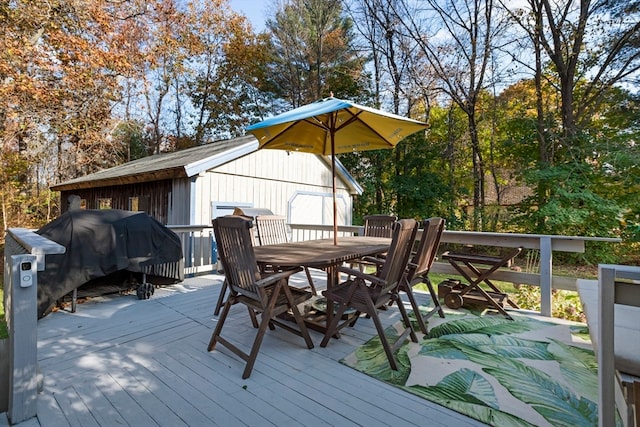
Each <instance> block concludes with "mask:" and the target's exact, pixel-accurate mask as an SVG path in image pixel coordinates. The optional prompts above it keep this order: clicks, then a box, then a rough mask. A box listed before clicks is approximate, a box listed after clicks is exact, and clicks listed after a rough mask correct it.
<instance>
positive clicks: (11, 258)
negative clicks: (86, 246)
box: [3, 228, 66, 424]
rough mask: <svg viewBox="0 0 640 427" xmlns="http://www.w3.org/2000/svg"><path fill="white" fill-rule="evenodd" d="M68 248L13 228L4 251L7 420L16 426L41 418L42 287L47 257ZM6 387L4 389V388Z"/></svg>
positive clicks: (22, 229)
mask: <svg viewBox="0 0 640 427" xmlns="http://www.w3.org/2000/svg"><path fill="white" fill-rule="evenodd" d="M65 250H66V249H65V247H64V246H61V245H59V244H57V243H55V242H52V241H50V240H48V239H46V238H44V237H42V236H40V235H38V234H35V233H33V232H32V231H30V230H27V229H24V228H10V229H8V230H7V234H6V235H5V247H4V264H5V269H4V299H5V301H4V303H5V317H6V320H7V329H8V330H9V378H8V379H9V381H8V382H9V383H8V389H9V390H8V399H7V400H8V404H7V407H8V409H7V416H8V418H9V421H10V422H11V423H12V424H17V423H20V422H22V421H26V420H28V419H30V418H33V417H35V416H36V415H37V399H38V374H37V372H38V369H37V367H38V345H37V344H38V343H37V338H38V337H37V327H38V308H37V306H38V283H37V273H36V272H37V271H38V270H40V271H43V270H44V268H45V256H46V255H47V254H62V253H64V252H65ZM3 387H4V385H3Z"/></svg>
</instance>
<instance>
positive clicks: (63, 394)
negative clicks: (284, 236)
mask: <svg viewBox="0 0 640 427" xmlns="http://www.w3.org/2000/svg"><path fill="white" fill-rule="evenodd" d="M299 275H300V277H294V279H293V281H294V282H295V281H296V280H299V282H300V284H301V285H304V284H305V283H306V277H305V276H304V274H301V273H299ZM296 276H297V275H296ZM315 279H316V280H315V283H316V285H317V286H318V285H319V287H320V288H322V287H323V277H322V272H316V277H315ZM221 280H222V277H221V276H217V275H206V276H199V277H195V278H189V279H186V280H185V281H184V282H182V283H180V284H178V285H172V286H169V287H165V288H161V289H157V290H156V292H155V294H154V296H152V297H151V298H150V299H149V300H144V301H141V300H138V299H137V298H136V297H135V295H133V294H132V295H113V296H107V297H100V298H94V299H91V300H89V301H88V302H86V303H83V304H79V305H78V308H77V312H76V313H70V312H68V311H59V312H55V313H52V314H50V315H48V316H47V317H45V318H44V319H41V320H40V322H39V324H38V360H39V364H40V368H41V370H42V373H43V375H44V390H43V392H42V393H41V394H40V396H39V401H38V414H39V418H38V420H39V424H40V425H41V426H46V427H49V426H52V427H54V426H55V427H58V426H76V425H81V426H92V425H93V426H109V427H111V426H113V425H130V426H179V425H187V426H199V425H225V426H236V425H238V426H240V425H250V426H251V425H260V426H262V425H301V426H317V425H339V426H356V425H367V426H376V425H395V426H405V425H406V426H416V425H423V424H424V423H425V421H426V420H428V423H429V425H432V426H453V425H455V426H463V427H477V426H483V425H484V424H482V423H479V422H477V421H475V420H473V419H470V418H467V417H465V416H463V415H460V414H458V413H456V412H453V411H450V410H448V409H446V408H444V407H441V406H439V405H436V404H433V403H430V402H428V401H426V400H424V399H421V398H419V397H416V396H414V395H411V394H409V393H406V392H404V391H402V390H400V389H399V388H396V387H393V386H391V385H389V384H385V383H383V382H380V381H377V380H375V379H373V378H371V377H369V376H367V375H365V374H362V373H360V372H357V371H356V370H354V369H351V368H349V367H347V366H345V365H342V364H341V363H339V360H340V359H342V358H343V357H345V356H346V355H348V354H349V353H351V352H352V351H353V350H354V349H355V348H356V347H358V346H359V345H361V344H363V343H364V342H366V341H367V340H368V339H369V338H371V337H373V336H374V335H375V334H376V331H375V328H374V327H373V323H372V322H371V320H370V319H365V318H362V319H359V320H358V322H357V323H356V326H355V327H354V328H346V329H344V330H343V331H344V332H343V334H342V336H341V338H340V339H332V340H331V341H330V342H329V344H328V345H327V347H326V348H321V347H320V346H319V343H320V341H321V339H322V335H321V334H320V333H318V332H316V331H311V332H310V333H311V337H312V339H313V342H314V344H315V347H314V348H313V349H311V350H308V349H307V348H306V346H305V345H304V341H303V340H302V339H301V338H300V337H298V336H295V335H293V334H289V333H287V332H286V331H284V330H282V329H280V328H276V330H275V331H268V332H267V334H266V335H265V338H264V341H263V345H262V348H261V351H260V353H259V355H258V358H257V360H256V364H255V367H254V370H253V373H252V374H251V377H250V378H248V379H246V380H243V379H242V378H241V374H242V370H243V369H244V362H243V361H241V360H240V359H239V358H238V357H236V356H235V355H234V354H233V353H231V352H230V351H229V350H227V349H226V348H225V347H224V346H218V347H216V349H215V350H214V351H212V352H207V351H206V347H207V344H208V342H209V339H210V336H211V333H212V331H213V328H214V327H215V324H216V321H217V316H214V315H213V308H214V307H215V303H216V301H217V298H218V293H219V292H220V289H221V283H222V281H221ZM382 318H383V321H384V323H385V325H389V324H392V323H394V322H395V321H397V320H398V310H397V309H396V308H395V307H391V308H390V309H388V310H387V311H385V312H384V313H383V314H382ZM225 335H226V336H227V337H228V338H230V339H232V340H233V341H234V342H236V343H237V344H238V345H240V346H245V348H247V347H249V346H250V345H251V343H252V342H253V338H254V336H255V330H254V328H253V327H252V326H251V323H250V322H249V321H248V317H247V315H246V309H244V308H243V307H239V306H238V307H233V308H232V310H231V312H230V315H229V318H228V320H227V324H226V325H225ZM246 399H249V401H250V402H251V405H246V404H245V403H243V402H245V401H246ZM380 399H383V400H385V401H386V402H388V405H389V406H390V408H389V407H382V408H381V407H380V405H378V403H377V402H378V401H379V400H380Z"/></svg>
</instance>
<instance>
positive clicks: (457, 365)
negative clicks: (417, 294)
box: [341, 309, 598, 427]
mask: <svg viewBox="0 0 640 427" xmlns="http://www.w3.org/2000/svg"><path fill="white" fill-rule="evenodd" d="M445 314H446V318H445V319H441V318H440V317H438V316H434V317H432V318H431V319H430V320H429V325H428V328H429V334H428V335H427V336H423V334H421V333H418V339H419V342H418V343H412V342H407V343H406V344H404V345H403V346H402V347H401V348H400V349H399V350H398V355H397V357H398V362H399V369H398V371H393V370H391V369H390V368H389V365H388V362H387V359H386V357H385V354H384V351H383V349H382V346H381V345H380V340H379V338H378V337H377V336H376V337H375V338H372V339H371V340H369V341H368V342H367V343H365V344H364V345H363V346H361V347H359V348H358V349H357V350H356V351H355V352H354V353H352V354H351V355H349V356H347V357H346V358H344V359H343V360H342V361H341V362H342V363H344V364H346V365H348V366H350V367H352V368H354V369H357V370H359V371H362V372H364V373H366V374H367V375H370V376H372V377H375V378H377V379H379V380H381V381H385V382H388V383H391V384H393V385H395V386H397V387H400V388H402V389H403V390H406V391H408V392H410V393H413V394H416V395H418V396H420V397H423V398H425V399H427V400H430V401H432V402H435V403H438V404H440V405H442V406H445V407H447V408H450V409H452V410H454V411H456V412H459V413H462V414H465V415H466V416H469V417H471V418H475V419H477V420H479V421H482V422H484V423H486V424H490V425H494V426H572V427H573V426H597V425H598V406H597V401H598V374H597V363H596V358H595V356H594V353H593V350H592V349H591V342H590V339H589V332H588V329H587V327H586V325H584V324H580V323H575V322H569V321H564V320H562V319H552V318H547V317H541V316H536V315H530V316H525V315H521V314H517V313H514V314H512V316H513V318H514V320H513V321H511V320H508V319H506V318H504V317H503V316H502V315H499V314H490V313H489V312H484V313H480V312H473V311H469V310H466V309H460V310H455V311H454V310H449V309H445ZM510 314H511V313H510ZM416 330H419V329H416ZM387 333H388V334H389V335H390V336H398V332H397V330H396V326H394V327H390V328H388V329H387Z"/></svg>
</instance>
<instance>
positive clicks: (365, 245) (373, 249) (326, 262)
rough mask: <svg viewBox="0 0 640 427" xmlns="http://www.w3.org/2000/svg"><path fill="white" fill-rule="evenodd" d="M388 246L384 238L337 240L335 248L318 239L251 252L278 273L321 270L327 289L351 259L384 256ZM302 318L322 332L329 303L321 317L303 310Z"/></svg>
mask: <svg viewBox="0 0 640 427" xmlns="http://www.w3.org/2000/svg"><path fill="white" fill-rule="evenodd" d="M390 244H391V239H389V238H384V237H366V236H346V237H340V238H339V239H338V244H337V245H336V244H334V242H333V239H318V240H305V241H299V242H290V243H280V244H276V245H266V246H255V247H254V251H255V255H256V259H257V261H258V263H259V264H263V265H270V266H275V267H277V268H282V269H286V268H292V267H309V268H318V269H321V270H324V271H326V273H327V289H331V287H333V286H335V285H336V283H337V281H338V275H337V267H338V266H341V265H342V264H343V263H345V262H348V261H352V260H354V259H358V258H362V257H365V256H372V255H377V254H381V253H385V252H387V251H388V250H389V246H390ZM303 314H304V315H305V320H306V321H307V324H308V326H309V327H311V328H313V329H315V330H319V331H320V332H324V331H326V326H327V325H328V324H329V322H331V317H332V315H333V303H332V302H331V300H327V301H326V311H325V312H324V313H317V312H313V311H308V310H305V313H303Z"/></svg>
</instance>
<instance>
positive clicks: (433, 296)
mask: <svg viewBox="0 0 640 427" xmlns="http://www.w3.org/2000/svg"><path fill="white" fill-rule="evenodd" d="M425 283H426V284H427V288H428V289H429V293H430V294H431V300H432V301H433V304H434V305H435V306H436V308H437V309H438V310H437V311H438V315H439V316H440V317H441V318H443V319H444V310H443V309H442V304H440V300H439V299H438V294H437V293H436V291H435V290H434V289H433V284H432V283H431V280H430V279H429V278H428V277H425Z"/></svg>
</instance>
